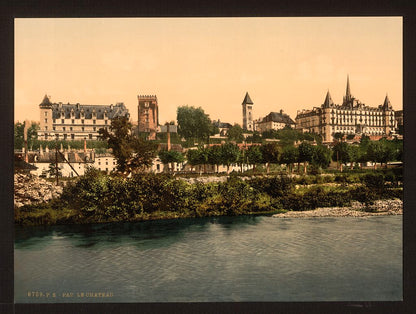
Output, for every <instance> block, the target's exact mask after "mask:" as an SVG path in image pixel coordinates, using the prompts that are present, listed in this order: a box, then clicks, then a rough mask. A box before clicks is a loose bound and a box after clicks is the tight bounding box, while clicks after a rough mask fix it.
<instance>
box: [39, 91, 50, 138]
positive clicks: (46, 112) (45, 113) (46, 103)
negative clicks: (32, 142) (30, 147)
mask: <svg viewBox="0 0 416 314" xmlns="http://www.w3.org/2000/svg"><path fill="white" fill-rule="evenodd" d="M39 109H40V120H39V121H40V123H39V127H40V129H39V135H40V136H39V138H40V139H42V140H47V139H48V135H49V133H50V132H51V131H52V121H53V118H52V103H51V101H50V100H49V97H48V96H47V95H45V97H43V100H42V102H41V103H40V104H39Z"/></svg>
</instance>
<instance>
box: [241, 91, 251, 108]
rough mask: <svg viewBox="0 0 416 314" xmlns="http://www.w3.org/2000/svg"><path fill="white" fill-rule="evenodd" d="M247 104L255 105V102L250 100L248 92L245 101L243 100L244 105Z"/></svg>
mask: <svg viewBox="0 0 416 314" xmlns="http://www.w3.org/2000/svg"><path fill="white" fill-rule="evenodd" d="M245 104H251V105H252V104H253V101H252V100H251V98H250V95H249V94H248V92H246V96H245V97H244V100H243V105H245Z"/></svg>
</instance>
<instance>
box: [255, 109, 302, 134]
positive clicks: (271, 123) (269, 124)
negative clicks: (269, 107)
mask: <svg viewBox="0 0 416 314" xmlns="http://www.w3.org/2000/svg"><path fill="white" fill-rule="evenodd" d="M285 127H290V128H295V127H296V123H295V121H293V120H292V119H291V118H290V117H289V115H287V114H285V113H283V110H280V112H270V113H269V114H268V115H267V116H265V117H264V118H263V119H259V121H258V122H257V123H256V131H258V132H260V133H262V132H265V131H270V130H281V129H283V128H285Z"/></svg>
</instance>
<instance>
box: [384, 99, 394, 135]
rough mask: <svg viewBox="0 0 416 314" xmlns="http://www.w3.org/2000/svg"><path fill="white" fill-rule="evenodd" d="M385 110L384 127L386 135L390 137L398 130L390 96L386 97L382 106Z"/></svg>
mask: <svg viewBox="0 0 416 314" xmlns="http://www.w3.org/2000/svg"><path fill="white" fill-rule="evenodd" d="M382 108H383V125H384V133H385V134H387V135H389V134H390V133H392V132H393V131H394V130H395V128H396V125H395V124H396V122H395V118H394V111H393V107H392V105H391V103H390V99H389V96H388V95H386V98H385V99H384V103H383V105H382Z"/></svg>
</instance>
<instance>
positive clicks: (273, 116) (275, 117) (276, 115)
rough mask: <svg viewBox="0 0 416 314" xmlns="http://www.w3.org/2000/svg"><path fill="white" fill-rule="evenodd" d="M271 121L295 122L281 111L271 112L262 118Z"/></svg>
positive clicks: (264, 120)
mask: <svg viewBox="0 0 416 314" xmlns="http://www.w3.org/2000/svg"><path fill="white" fill-rule="evenodd" d="M269 121H273V122H279V123H285V124H295V121H293V120H292V119H291V118H290V117H289V116H288V115H287V114H286V113H280V112H270V113H269V114H268V115H267V116H265V117H264V118H263V120H262V122H269Z"/></svg>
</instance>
